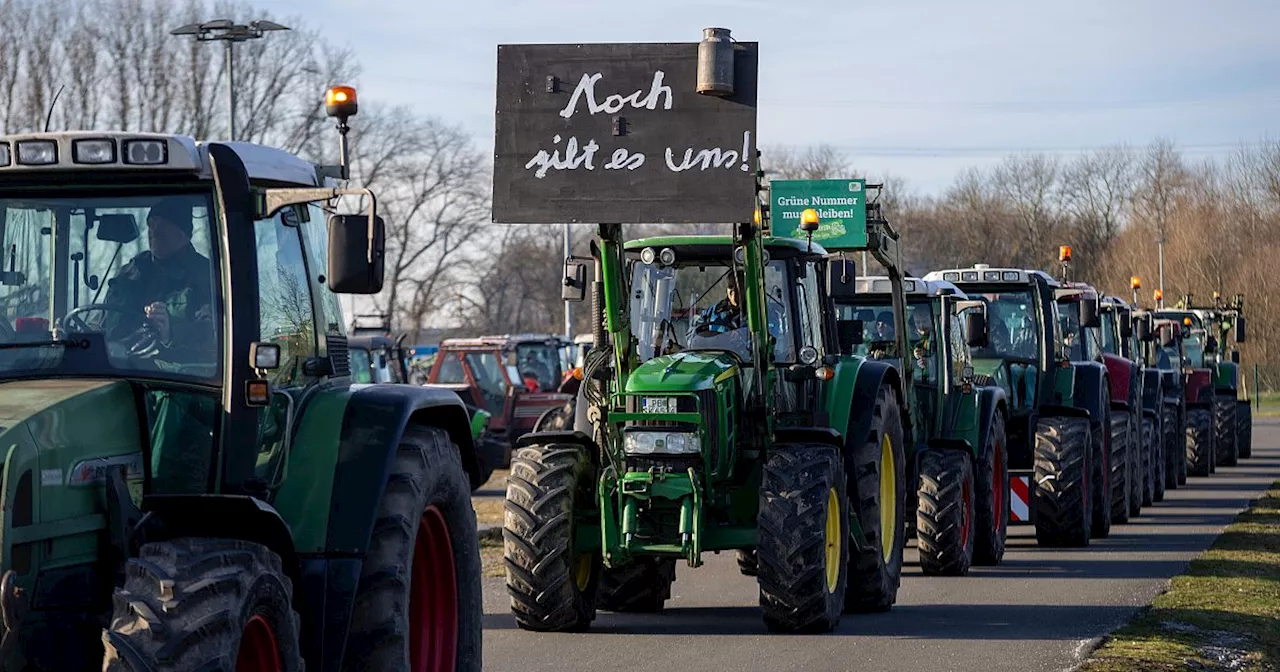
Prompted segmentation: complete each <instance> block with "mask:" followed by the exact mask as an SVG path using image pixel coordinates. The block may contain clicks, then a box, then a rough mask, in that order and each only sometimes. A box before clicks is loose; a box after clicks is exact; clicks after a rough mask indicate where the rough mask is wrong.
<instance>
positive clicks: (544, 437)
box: [512, 429, 597, 458]
mask: <svg viewBox="0 0 1280 672" xmlns="http://www.w3.org/2000/svg"><path fill="white" fill-rule="evenodd" d="M548 443H572V444H576V445H579V446H582V447H583V448H586V449H587V452H589V453H590V454H591V455H592V457H593V458H594V456H595V455H596V454H597V450H596V448H597V446H596V442H595V440H594V439H592V438H591V436H590V435H589V434H587V433H586V432H583V431H581V430H577V429H571V430H558V431H554V432H529V433H528V434H523V435H521V436H520V437H519V438H517V439H516V440H515V443H513V444H512V445H513V446H514V447H516V448H523V447H525V446H532V445H535V444H536V445H546V444H548Z"/></svg>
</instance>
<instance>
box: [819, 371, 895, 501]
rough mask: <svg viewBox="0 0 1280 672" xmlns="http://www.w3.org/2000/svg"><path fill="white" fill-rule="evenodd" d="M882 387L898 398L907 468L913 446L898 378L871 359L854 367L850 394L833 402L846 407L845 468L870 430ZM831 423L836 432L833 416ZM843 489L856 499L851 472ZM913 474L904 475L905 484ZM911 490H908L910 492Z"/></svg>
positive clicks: (837, 424)
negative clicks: (855, 373)
mask: <svg viewBox="0 0 1280 672" xmlns="http://www.w3.org/2000/svg"><path fill="white" fill-rule="evenodd" d="M882 383H888V384H889V386H890V387H892V388H893V393H894V394H895V395H897V398H898V408H900V409H901V410H902V414H901V416H902V417H901V418H900V421H901V422H902V439H903V441H902V450H903V452H904V453H905V454H906V456H907V465H903V466H904V467H905V466H908V465H910V464H911V446H912V445H913V443H912V441H913V438H912V434H911V420H910V416H909V414H908V410H907V405H906V400H905V399H903V395H902V379H901V378H899V377H898V370H897V369H895V368H893V366H891V365H890V364H888V363H886V362H883V361H879V360H873V359H866V360H863V361H862V362H861V364H860V365H859V366H858V373H857V377H856V378H855V379H854V381H853V393H852V394H851V395H849V396H848V397H841V396H837V397H836V399H837V401H838V402H839V403H841V405H843V404H849V419H848V424H847V425H845V431H844V451H843V452H844V460H845V464H854V461H853V460H854V452H855V451H856V450H857V448H858V446H860V445H862V443H863V442H865V441H866V440H867V435H866V431H867V428H869V427H870V426H871V417H872V415H873V414H874V413H875V408H876V402H875V400H876V394H877V393H878V392H879V390H880V385H881V384H882ZM832 420H833V421H835V423H834V424H835V425H836V428H837V429H838V428H839V417H838V416H837V415H836V414H835V413H833V414H832ZM847 471H848V479H847V488H848V492H849V496H850V497H851V498H852V497H854V496H859V495H858V478H857V474H856V473H854V470H852V469H849V470H847ZM912 476H913V474H910V473H909V474H907V479H908V481H907V482H908V483H910V482H911V481H910V479H911V477H912ZM911 489H912V488H908V490H911Z"/></svg>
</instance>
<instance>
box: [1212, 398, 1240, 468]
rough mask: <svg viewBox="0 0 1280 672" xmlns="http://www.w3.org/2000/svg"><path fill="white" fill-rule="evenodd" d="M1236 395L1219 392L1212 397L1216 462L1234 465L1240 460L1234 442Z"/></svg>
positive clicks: (1229, 465)
mask: <svg viewBox="0 0 1280 672" xmlns="http://www.w3.org/2000/svg"><path fill="white" fill-rule="evenodd" d="M1236 424H1237V421H1236V395H1234V394H1219V395H1217V396H1215V397H1214V398H1213V435H1214V438H1213V440H1214V443H1215V444H1216V445H1217V463H1218V464H1220V465H1222V466H1224V467H1234V466H1236V464H1237V463H1238V462H1239V461H1240V447H1239V446H1238V445H1237V443H1236V438H1237V435H1238V431H1237V429H1236Z"/></svg>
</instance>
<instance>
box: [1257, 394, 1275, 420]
mask: <svg viewBox="0 0 1280 672" xmlns="http://www.w3.org/2000/svg"><path fill="white" fill-rule="evenodd" d="M1253 414H1254V415H1255V416H1257V417H1260V418H1280V392H1262V393H1260V394H1258V401H1257V407H1256V408H1254V409H1253Z"/></svg>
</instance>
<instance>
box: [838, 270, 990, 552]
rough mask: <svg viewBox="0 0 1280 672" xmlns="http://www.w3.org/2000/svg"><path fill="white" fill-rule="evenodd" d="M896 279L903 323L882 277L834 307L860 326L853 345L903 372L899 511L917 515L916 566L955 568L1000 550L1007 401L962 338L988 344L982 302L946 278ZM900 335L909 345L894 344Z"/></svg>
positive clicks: (861, 283) (865, 281)
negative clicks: (902, 502) (902, 297)
mask: <svg viewBox="0 0 1280 672" xmlns="http://www.w3.org/2000/svg"><path fill="white" fill-rule="evenodd" d="M903 286H904V289H905V292H906V303H907V313H908V315H909V317H908V318H907V321H906V326H905V328H904V327H903V326H902V325H901V323H895V321H894V319H893V303H894V294H893V290H894V283H893V282H892V281H891V280H890V278H888V277H885V276H876V277H864V278H859V279H858V293H857V296H856V297H852V298H850V299H841V300H840V301H838V302H837V303H836V308H837V310H838V311H839V316H840V319H841V320H853V321H854V324H855V327H854V330H855V333H856V332H859V331H860V332H861V338H860V339H859V340H860V343H859V345H858V346H857V347H856V348H855V350H854V354H857V355H860V356H864V357H872V358H877V359H883V358H889V359H892V360H894V361H895V365H896V366H898V367H899V368H901V369H902V370H903V371H910V372H911V376H912V394H910V395H909V396H908V398H907V405H908V407H909V409H910V415H911V418H912V427H913V432H912V437H913V438H914V444H915V445H914V446H913V447H914V450H912V451H910V454H909V455H908V460H907V461H908V465H909V466H910V470H909V471H908V479H907V482H908V483H909V484H912V485H913V486H914V487H912V488H911V492H909V493H908V506H907V519H908V521H914V523H915V524H914V526H913V527H914V529H915V536H916V545H917V548H918V549H919V553H920V567H921V569H922V570H923V571H924V573H925V574H929V575H963V574H966V573H967V572H968V571H969V568H970V566H971V565H995V564H998V563H999V562H1000V560H1001V558H1002V557H1003V556H1004V548H1005V538H1006V536H1007V530H1008V520H1009V512H1008V504H1007V502H1008V492H1009V464H1008V462H1009V458H1008V452H1007V441H1006V439H1005V416H1006V414H1007V413H1008V402H1007V399H1006V395H1005V392H1004V390H1003V389H1001V388H999V387H997V386H995V385H990V384H983V383H989V382H990V378H983V379H982V380H981V381H978V380H977V379H976V376H975V374H974V371H973V365H972V360H971V357H970V353H969V347H970V346H975V347H982V346H985V345H986V336H987V333H986V325H985V313H984V312H983V310H982V309H983V308H984V307H985V304H983V303H982V302H981V301H970V300H968V298H967V297H966V296H965V295H964V293H963V292H961V291H960V290H959V289H957V288H956V287H955V285H952V284H951V283H949V282H946V281H944V280H928V281H926V280H920V279H917V278H907V279H906V280H905V281H904V283H903ZM962 316H963V317H964V318H965V319H964V320H963V321H962V320H961V317H962ZM903 337H905V339H906V346H907V348H908V349H907V350H899V339H900V338H903Z"/></svg>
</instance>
